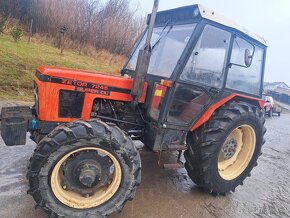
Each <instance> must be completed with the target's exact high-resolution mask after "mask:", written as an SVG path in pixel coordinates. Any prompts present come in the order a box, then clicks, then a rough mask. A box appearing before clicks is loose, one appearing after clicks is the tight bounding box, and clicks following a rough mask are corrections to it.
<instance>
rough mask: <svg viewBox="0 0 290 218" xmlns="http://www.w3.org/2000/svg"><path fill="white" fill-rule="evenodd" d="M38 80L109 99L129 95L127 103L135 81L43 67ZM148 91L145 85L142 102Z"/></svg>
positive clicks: (40, 68)
mask: <svg viewBox="0 0 290 218" xmlns="http://www.w3.org/2000/svg"><path fill="white" fill-rule="evenodd" d="M36 78H37V79H38V80H40V81H42V82H50V83H58V84H61V85H67V86H70V87H71V86H73V87H75V90H76V91H81V92H87V93H91V94H100V95H106V96H107V97H109V96H110V94H111V92H115V93H123V94H127V95H128V98H127V99H126V100H127V101H130V100H131V98H130V92H131V89H132V85H133V79H132V78H127V77H124V76H114V75H108V74H104V73H99V72H90V71H84V70H74V69H68V68H59V67H46V66H41V67H39V68H38V72H37V73H36ZM146 90H147V84H146V85H145V88H144V95H143V96H142V98H141V99H140V102H144V100H145V95H146ZM109 99H111V98H109ZM112 100H124V99H112Z"/></svg>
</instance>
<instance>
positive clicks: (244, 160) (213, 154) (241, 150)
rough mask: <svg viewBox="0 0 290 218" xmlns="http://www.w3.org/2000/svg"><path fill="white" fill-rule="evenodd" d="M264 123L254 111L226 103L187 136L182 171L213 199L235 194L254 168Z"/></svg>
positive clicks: (253, 109)
mask: <svg viewBox="0 0 290 218" xmlns="http://www.w3.org/2000/svg"><path fill="white" fill-rule="evenodd" d="M264 123H265V119H264V117H263V114H262V112H261V111H260V110H258V108H256V107H254V106H252V105H249V104H246V103H230V104H228V105H225V106H223V107H222V108H220V109H219V110H218V111H216V112H215V114H214V115H213V117H212V118H211V119H210V121H208V122H207V123H206V124H205V125H203V126H202V127H200V128H199V129H198V130H196V131H195V132H194V133H189V134H188V136H187V144H188V147H189V148H188V150H187V151H186V152H185V159H186V164H185V167H186V170H187V172H188V174H189V176H190V178H191V179H192V180H193V181H194V182H195V183H196V184H197V185H199V186H200V187H202V188H204V189H205V190H207V191H208V192H209V193H211V194H213V195H218V194H225V193H227V192H229V191H235V188H236V187H237V186H239V185H241V184H242V183H243V181H244V180H245V178H246V177H247V176H249V175H250V172H251V170H252V169H253V167H254V166H256V165H257V159H258V157H259V155H260V154H261V147H262V145H263V144H264V139H263V137H264V134H265V133H266V129H265V127H264Z"/></svg>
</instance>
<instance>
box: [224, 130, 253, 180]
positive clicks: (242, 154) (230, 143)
mask: <svg viewBox="0 0 290 218" xmlns="http://www.w3.org/2000/svg"><path fill="white" fill-rule="evenodd" d="M255 148H256V133H255V131H254V129H253V128H252V127H251V126H249V125H242V126H240V127H238V128H236V129H234V130H233V131H232V132H231V134H230V135H229V136H228V138H227V139H226V141H225V143H224V144H223V146H222V149H221V151H220V153H219V159H218V171H219V175H220V176H221V177H222V178H223V179H224V180H228V181H230V180H233V179H235V178H237V177H238V176H240V175H241V174H242V173H243V172H244V170H245V169H246V168H247V166H248V165H249V163H250V161H251V159H252V157H253V154H254V151H255Z"/></svg>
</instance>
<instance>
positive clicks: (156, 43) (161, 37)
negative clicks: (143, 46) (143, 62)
mask: <svg viewBox="0 0 290 218" xmlns="http://www.w3.org/2000/svg"><path fill="white" fill-rule="evenodd" d="M168 26H169V21H168V22H167V23H166V25H165V27H164V28H163V30H162V32H161V34H160V36H159V38H158V40H157V41H156V42H155V44H154V45H153V46H152V50H151V51H153V50H154V48H155V47H156V46H157V45H158V44H159V42H160V41H161V39H163V37H164V36H167V35H168V34H169V33H170V31H171V30H172V28H173V25H171V26H170V28H169V30H168V31H167V33H166V34H165V35H164V36H163V33H164V30H165V29H166V28H167V27H168Z"/></svg>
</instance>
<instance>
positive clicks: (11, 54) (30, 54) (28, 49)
mask: <svg viewBox="0 0 290 218" xmlns="http://www.w3.org/2000/svg"><path fill="white" fill-rule="evenodd" d="M106 59H108V58H106V57H104V55H102V54H99V55H97V57H89V56H83V55H79V54H78V53H77V52H74V51H69V50H65V51H64V54H63V55H61V54H60V51H59V50H58V49H57V48H54V47H52V46H51V45H49V44H39V43H34V42H31V43H29V44H28V43H27V42H26V41H20V42H18V43H16V42H14V41H13V39H11V38H10V37H9V36H5V35H0V97H2V98H6V99H22V100H30V99H32V98H33V75H34V73H35V70H36V69H37V68H38V66H40V65H47V66H62V67H68V68H74V69H84V70H92V71H101V72H106V73H110V74H113V73H116V72H118V70H119V68H120V67H121V65H122V63H112V61H109V60H106ZM110 59H111V58H110Z"/></svg>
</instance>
